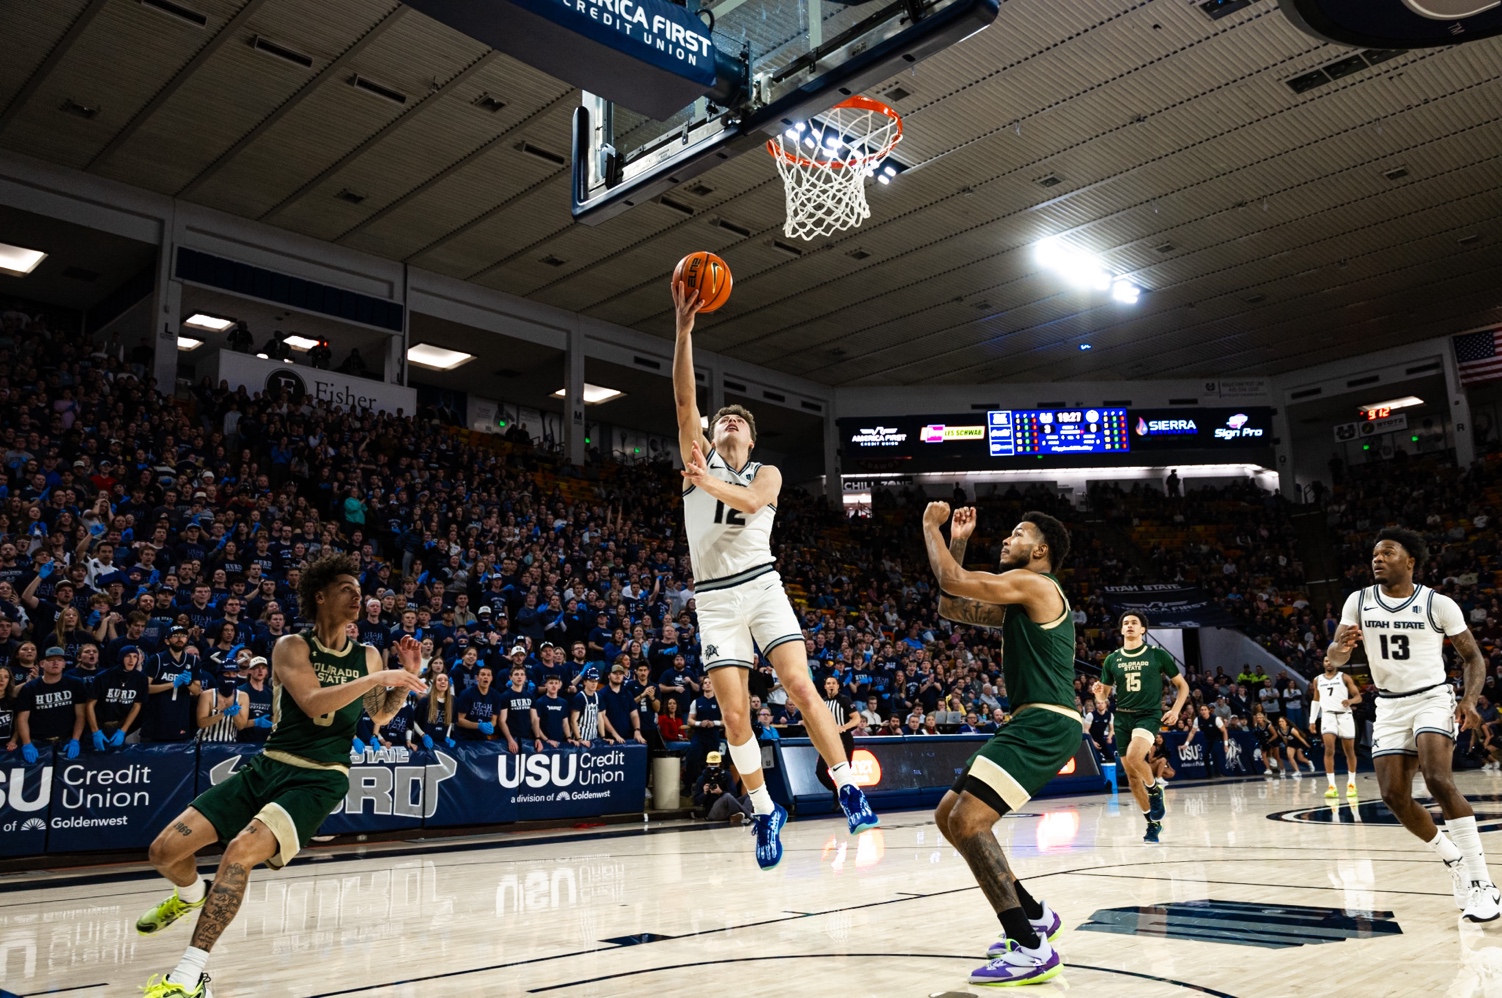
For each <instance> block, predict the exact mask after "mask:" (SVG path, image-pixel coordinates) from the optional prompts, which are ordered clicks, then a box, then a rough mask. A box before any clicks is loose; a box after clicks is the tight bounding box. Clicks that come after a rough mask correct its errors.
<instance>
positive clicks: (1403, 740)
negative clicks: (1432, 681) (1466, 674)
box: [1372, 683, 1456, 758]
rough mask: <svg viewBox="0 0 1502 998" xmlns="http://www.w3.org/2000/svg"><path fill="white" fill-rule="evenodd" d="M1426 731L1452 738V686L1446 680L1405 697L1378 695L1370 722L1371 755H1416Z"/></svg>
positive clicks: (1453, 690)
mask: <svg viewBox="0 0 1502 998" xmlns="http://www.w3.org/2000/svg"><path fill="white" fill-rule="evenodd" d="M1425 732H1433V733H1435V734H1439V735H1444V736H1445V737H1446V738H1449V739H1450V740H1452V741H1453V740H1454V739H1455V734H1456V730H1455V688H1454V687H1453V686H1451V685H1450V684H1449V683H1445V684H1444V685H1442V686H1436V687H1434V688H1433V689H1431V690H1425V691H1424V692H1423V693H1415V694H1413V695H1412V696H1406V697H1384V696H1379V697H1377V720H1376V723H1375V724H1373V725H1372V757H1373V758H1376V757H1377V756H1382V755H1418V754H1419V750H1418V743H1417V741H1416V739H1417V737H1418V736H1419V735H1421V734H1423V733H1425Z"/></svg>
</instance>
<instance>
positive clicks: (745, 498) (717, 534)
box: [673, 281, 879, 870]
mask: <svg viewBox="0 0 1502 998" xmlns="http://www.w3.org/2000/svg"><path fill="white" fill-rule="evenodd" d="M673 304H674V306H675V308H676V310H677V318H678V332H677V338H676V341H675V343H674V348H673V396H674V400H675V401H676V403H677V415H678V447H679V450H680V451H681V453H682V456H683V486H684V487H683V523H684V528H685V530H686V532H687V534H688V551H689V559H690V561H691V562H692V563H693V569H694V600H695V602H696V604H697V605H698V611H699V641H700V645H701V649H702V652H703V660H704V671H705V672H715V673H716V675H715V677H714V687H715V695H716V697H717V699H718V701H719V706H720V712H721V716H722V717H723V719H724V724H725V741H726V744H727V747H728V748H729V751H730V760H731V762H732V763H734V765H735V769H736V772H737V773H739V774H740V777H741V781H742V782H743V783H745V785H746V792H747V795H748V796H749V797H750V798H751V807H752V810H753V811H754V812H755V816H756V817H755V820H754V822H753V824H752V827H753V829H754V830H755V832H756V862H757V863H758V864H759V865H760V866H761V868H762V869H764V870H769V869H771V868H772V867H774V866H776V865H777V864H778V862H780V861H781V860H782V841H781V838H780V833H781V831H782V826H783V824H784V823H785V822H786V821H787V812H786V811H785V810H783V809H782V808H781V807H779V806H778V805H777V804H775V803H774V802H773V801H772V795H771V794H770V793H769V792H768V791H767V786H766V780H765V779H764V777H763V776H762V772H761V747H760V746H759V745H758V744H757V741H756V736H755V734H754V733H753V731H752V729H751V695H750V689H749V686H748V680H749V676H750V674H751V669H752V667H753V664H754V663H753V657H754V655H755V654H756V648H760V650H761V654H762V655H764V656H766V657H767V659H769V660H770V661H771V663H772V667H773V668H774V669H776V670H777V678H778V679H780V680H782V685H783V687H784V688H785V689H786V690H787V693H788V699H789V700H791V701H792V702H793V704H794V705H796V706H797V708H798V710H799V711H801V712H802V714H803V720H804V725H805V726H806V727H807V729H808V736H809V738H810V739H811V740H812V741H813V743H814V746H815V747H816V748H818V750H819V755H821V756H823V758H824V761H825V762H826V763H827V764H828V765H829V775H830V777H831V778H832V779H833V780H834V782H835V785H836V786H837V787H838V788H839V789H838V794H839V798H840V806H841V807H842V808H844V810H845V817H846V818H847V819H848V821H849V827H850V834H852V835H854V834H856V833H857V832H862V831H865V830H866V829H868V828H875V827H876V826H877V824H879V822H878V820H877V817H876V815H875V813H874V812H872V810H871V808H870V805H868V804H867V803H866V795H865V794H864V793H862V792H861V789H860V788H859V787H857V786H856V785H855V774H854V773H852V772H851V769H850V760H849V759H848V758H846V756H845V748H844V746H843V745H841V744H840V731H839V728H838V726H836V724H835V722H834V716H833V715H832V714H830V713H829V711H828V710H826V709H825V707H824V700H823V698H822V697H820V695H819V692H818V690H817V689H815V688H814V681H813V676H812V675H811V674H810V672H809V668H808V656H807V654H806V653H805V651H804V647H803V629H802V628H801V627H800V626H799V624H798V617H797V615H796V614H794V613H793V607H792V605H791V604H790V603H789V602H788V598H787V593H785V592H784V591H783V588H782V579H781V577H780V576H778V574H777V563H776V559H775V558H773V557H772V520H773V517H775V516H776V515H777V505H776V503H777V496H778V493H779V492H781V491H782V475H781V474H780V473H779V472H778V470H777V469H776V468H773V467H771V466H770V465H764V464H761V463H759V462H757V461H753V460H751V452H752V450H753V449H754V448H755V446H756V420H755V418H754V417H753V416H752V415H751V413H749V412H748V411H746V409H744V408H743V407H741V406H738V405H731V406H725V407H724V408H723V409H721V410H720V411H719V412H717V413H715V415H714V419H713V420H710V421H709V424H708V429H709V434H710V437H711V439H706V438H705V431H704V427H703V424H702V423H701V422H700V420H699V404H698V398H697V391H698V385H697V382H696V379H695V378H694V358H693V338H692V333H693V329H694V317H695V316H696V315H697V314H698V312H699V309H700V303H699V295H698V292H697V291H694V290H688V291H685V290H684V287H683V285H681V284H678V283H677V282H676V281H675V282H674V283H673Z"/></svg>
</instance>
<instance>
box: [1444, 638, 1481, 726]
mask: <svg viewBox="0 0 1502 998" xmlns="http://www.w3.org/2000/svg"><path fill="white" fill-rule="evenodd" d="M1450 644H1451V645H1453V646H1454V647H1455V652H1456V654H1458V655H1459V656H1460V660H1461V663H1462V664H1463V675H1464V676H1465V692H1464V693H1463V694H1462V695H1461V698H1460V703H1459V704H1457V705H1456V707H1455V717H1456V720H1458V721H1460V729H1461V730H1462V731H1470V730H1472V729H1474V728H1479V727H1481V715H1480V714H1478V713H1477V712H1476V698H1477V697H1479V696H1481V684H1482V683H1483V682H1485V680H1486V660H1485V659H1484V658H1482V657H1481V648H1480V647H1479V646H1478V645H1477V644H1476V635H1474V634H1472V633H1471V632H1470V630H1469V629H1466V630H1464V631H1461V632H1460V633H1459V634H1454V635H1451V636H1450Z"/></svg>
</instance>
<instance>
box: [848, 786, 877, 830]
mask: <svg viewBox="0 0 1502 998" xmlns="http://www.w3.org/2000/svg"><path fill="white" fill-rule="evenodd" d="M840 807H842V808H844V809H845V818H846V820H847V821H849V822H850V834H851V835H859V834H860V833H861V832H864V831H866V830H867V829H870V828H875V827H876V826H877V825H879V824H881V819H880V818H878V817H877V816H876V812H875V811H873V810H871V805H870V804H869V803H867V802H866V795H865V794H864V793H862V792H861V788H860V787H858V786H856V785H855V784H853V783H852V784H850V785H849V786H846V787H841V788H840Z"/></svg>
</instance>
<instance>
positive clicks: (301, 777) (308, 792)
mask: <svg viewBox="0 0 1502 998" xmlns="http://www.w3.org/2000/svg"><path fill="white" fill-rule="evenodd" d="M348 793H349V774H348V773H346V772H344V771H342V770H339V769H304V768H303V767H301V766H293V765H289V764H288V763H285V762H278V761H277V760H275V759H268V758H266V757H265V756H264V755H253V756H250V757H248V758H247V759H246V761H245V762H244V763H243V764H242V765H241V766H240V768H239V769H238V770H237V771H236V772H235V774H234V775H233V776H231V777H230V778H229V779H227V780H225V781H224V782H223V783H220V784H218V785H217V786H213V787H210V788H209V789H207V790H205V791H204V792H203V793H201V794H199V795H198V797H197V798H195V799H194V801H193V803H192V805H191V807H192V808H193V809H194V810H196V811H197V812H198V813H199V814H201V815H203V816H204V817H205V818H207V819H208V820H209V824H211V825H213V826H214V831H216V832H218V833H219V841H220V842H222V843H226V844H227V843H228V842H229V840H230V839H232V838H234V837H235V836H236V835H239V834H240V832H242V831H244V829H245V826H247V825H249V824H250V822H251V820H252V819H255V818H259V819H260V821H261V823H262V824H263V825H265V826H266V827H267V828H269V829H271V834H273V835H275V836H276V841H277V844H278V845H280V846H281V848H280V849H279V850H277V854H276V855H275V856H273V857H271V858H270V859H268V860H267V861H266V865H267V866H269V867H271V868H272V869H273V870H280V869H281V868H282V867H284V866H286V865H287V864H288V863H290V862H292V857H293V856H296V855H297V853H298V851H299V850H300V849H301V848H302V844H303V843H304V842H307V841H309V840H310V839H312V838H313V836H314V835H316V834H317V832H318V828H319V826H320V825H322V824H323V822H324V819H326V818H327V817H328V816H329V814H330V813H332V812H333V810H334V808H336V807H338V806H339V802H340V801H342V800H344V798H345V796H346V795H347V794H348Z"/></svg>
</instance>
